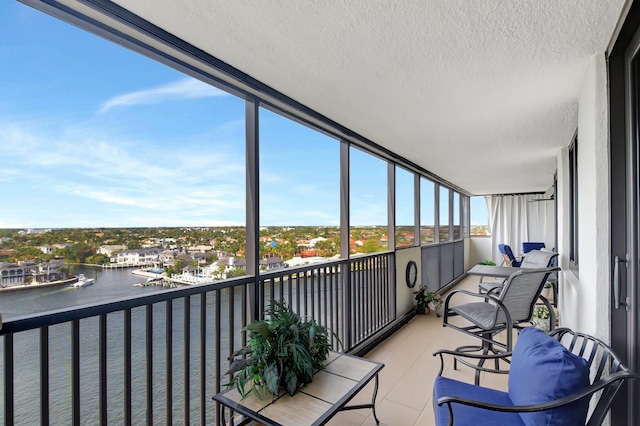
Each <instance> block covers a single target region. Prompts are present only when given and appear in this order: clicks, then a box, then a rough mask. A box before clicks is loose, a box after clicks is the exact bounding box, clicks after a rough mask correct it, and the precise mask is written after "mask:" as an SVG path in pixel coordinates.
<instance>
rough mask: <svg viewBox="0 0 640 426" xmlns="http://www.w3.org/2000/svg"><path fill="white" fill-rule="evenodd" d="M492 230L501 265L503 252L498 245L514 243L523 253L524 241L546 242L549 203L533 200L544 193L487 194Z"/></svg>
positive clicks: (517, 251) (494, 252)
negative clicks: (547, 205)
mask: <svg viewBox="0 0 640 426" xmlns="http://www.w3.org/2000/svg"><path fill="white" fill-rule="evenodd" d="M485 198H486V200H487V210H488V212H489V230H490V231H491V241H492V247H491V254H492V257H493V261H494V262H496V264H498V265H500V264H501V263H502V255H501V254H500V251H499V250H498V244H507V245H509V246H511V249H512V250H513V253H514V254H515V255H516V256H519V255H520V254H521V253H522V242H523V241H545V238H544V237H545V235H544V234H545V230H546V220H547V219H546V217H547V216H546V213H547V210H546V207H545V206H544V204H545V203H538V202H530V201H532V200H536V199H539V198H542V196H541V195H540V194H523V195H501V196H487V197H485Z"/></svg>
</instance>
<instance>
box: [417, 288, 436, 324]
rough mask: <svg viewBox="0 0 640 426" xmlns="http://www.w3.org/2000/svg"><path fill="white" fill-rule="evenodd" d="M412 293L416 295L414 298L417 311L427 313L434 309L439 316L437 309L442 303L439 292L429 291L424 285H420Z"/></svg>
mask: <svg viewBox="0 0 640 426" xmlns="http://www.w3.org/2000/svg"><path fill="white" fill-rule="evenodd" d="M413 294H415V295H416V296H415V297H414V299H415V300H416V307H415V310H416V312H417V313H420V314H422V313H424V314H428V313H429V312H430V311H434V312H435V313H436V316H438V317H440V314H439V313H438V309H440V306H441V305H442V300H441V296H440V295H439V294H437V293H435V292H433V291H429V289H428V288H427V287H426V286H421V287H420V288H419V289H418V290H416V291H414V292H413Z"/></svg>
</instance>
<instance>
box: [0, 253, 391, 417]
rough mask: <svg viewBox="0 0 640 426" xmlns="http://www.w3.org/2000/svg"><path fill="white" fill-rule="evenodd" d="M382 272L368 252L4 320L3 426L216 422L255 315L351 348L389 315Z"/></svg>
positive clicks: (387, 257) (386, 268)
mask: <svg viewBox="0 0 640 426" xmlns="http://www.w3.org/2000/svg"><path fill="white" fill-rule="evenodd" d="M390 265H393V254H392V253H385V254H377V255H373V256H366V257H361V258H356V259H351V260H342V261H335V262H329V263H323V264H320V265H310V266H307V267H304V268H296V269H286V270H283V271H277V272H269V273H265V274H261V275H260V276H259V278H258V280H257V281H256V280H255V278H253V277H246V278H238V279H234V280H230V281H226V282H222V283H216V284H208V285H199V286H193V287H181V288H178V289H172V290H166V291H163V292H159V293H154V294H150V295H145V296H139V297H134V298H128V299H122V300H115V301H110V302H105V303H99V304H92V305H84V306H80V307H74V308H69V309H64V310H58V311H53V312H47V313H43V314H37V315H30V316H24V317H20V318H15V319H12V320H10V321H8V322H6V323H5V324H4V325H3V329H2V330H1V331H0V351H1V353H2V358H1V360H2V361H1V362H2V364H1V366H2V368H1V369H0V375H1V377H0V379H1V382H0V405H1V408H0V423H4V424H8V425H13V424H33V423H40V424H50V423H51V424H74V425H80V424H145V423H146V424H157V423H165V424H174V423H182V424H196V423H199V424H220V420H221V419H220V409H219V407H217V406H216V405H215V403H214V402H213V401H212V400H211V397H212V396H213V395H214V394H215V393H217V392H219V391H220V390H222V389H224V382H225V378H224V377H223V374H224V372H225V370H226V368H227V365H228V361H227V357H228V356H229V355H230V354H231V353H232V352H233V351H234V350H236V349H238V348H239V347H241V346H242V345H243V344H244V342H245V339H246V334H245V333H244V332H243V331H242V328H243V327H244V326H245V325H246V323H247V319H248V318H250V317H251V314H252V312H253V313H254V314H257V316H258V317H261V316H262V314H263V312H264V309H265V308H266V307H268V305H269V303H270V301H272V300H274V299H277V300H285V301H287V302H288V303H289V305H290V306H291V307H292V308H293V309H294V310H295V311H297V312H298V313H299V314H300V315H303V316H308V317H311V318H314V319H315V320H316V321H318V322H319V323H320V324H322V325H325V326H327V327H328V328H330V329H331V330H332V331H333V333H334V334H335V338H334V339H333V341H332V343H333V346H334V349H339V350H344V351H350V350H352V349H354V348H355V347H357V346H358V345H360V344H362V343H364V342H366V341H367V339H370V338H371V337H372V336H374V335H375V334H376V333H378V332H380V330H382V329H383V328H384V327H385V326H387V325H388V324H390V323H391V322H392V321H393V320H394V319H395V316H396V313H395V303H394V301H395V287H394V286H395V283H394V279H393V275H394V271H393V268H392V267H391V266H390ZM345 271H348V272H349V273H348V274H345V273H344V272H345Z"/></svg>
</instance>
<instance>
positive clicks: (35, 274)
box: [0, 260, 64, 287]
mask: <svg viewBox="0 0 640 426" xmlns="http://www.w3.org/2000/svg"><path fill="white" fill-rule="evenodd" d="M63 267H64V263H63V262H62V261H61V260H52V261H50V262H43V263H35V262H33V261H20V262H18V263H0V286H2V287H6V286H8V285H11V284H14V285H18V284H31V283H33V282H48V281H54V280H57V279H61V278H64V277H63V276H61V272H60V269H61V268H63Z"/></svg>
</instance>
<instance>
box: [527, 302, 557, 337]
mask: <svg viewBox="0 0 640 426" xmlns="http://www.w3.org/2000/svg"><path fill="white" fill-rule="evenodd" d="M553 314H554V315H555V318H556V323H555V326H557V325H558V319H559V316H560V314H559V312H558V310H557V309H556V308H553ZM550 321H551V314H550V313H549V308H548V307H547V306H546V305H536V307H535V308H533V317H532V318H531V323H532V324H533V326H534V327H537V328H540V329H542V330H544V331H545V332H546V331H549V330H550V329H551V327H550Z"/></svg>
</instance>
